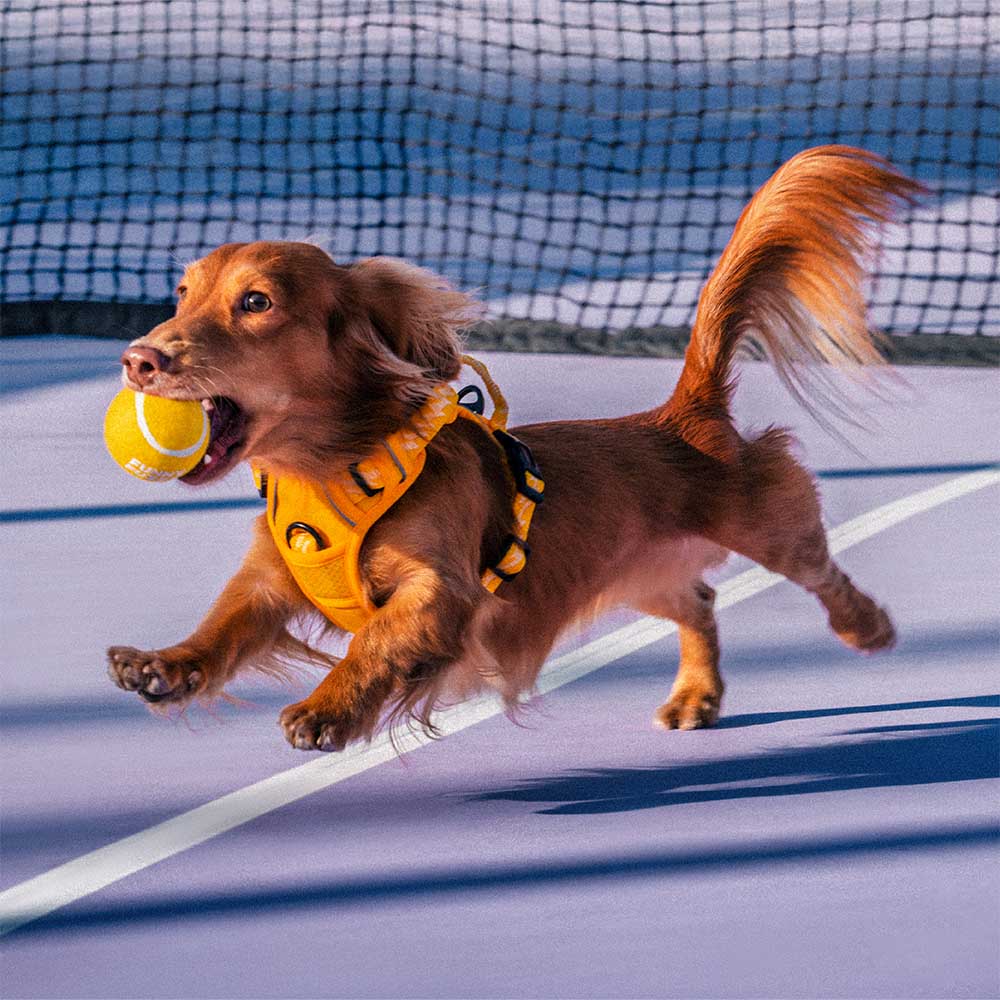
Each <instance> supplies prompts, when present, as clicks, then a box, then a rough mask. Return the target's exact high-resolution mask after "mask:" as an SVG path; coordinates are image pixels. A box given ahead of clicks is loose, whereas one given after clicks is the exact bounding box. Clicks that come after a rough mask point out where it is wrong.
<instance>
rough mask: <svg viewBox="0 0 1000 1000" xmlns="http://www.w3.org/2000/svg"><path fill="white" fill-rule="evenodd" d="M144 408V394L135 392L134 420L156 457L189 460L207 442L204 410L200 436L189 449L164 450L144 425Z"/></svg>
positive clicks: (207, 424) (206, 418)
mask: <svg viewBox="0 0 1000 1000" xmlns="http://www.w3.org/2000/svg"><path fill="white" fill-rule="evenodd" d="M145 406H146V395H145V393H142V392H137V393H136V394H135V419H136V420H137V421H138V422H139V430H140V431H142V436H143V437H144V438H145V439H146V444H148V445H149V447H150V448H152V449H153V451H155V452H156V453H157V454H158V455H168V456H169V457H170V458H190V457H191V456H192V455H196V454H197V453H198V452H199V451H200V450H201V449H202V448H203V447H204V446H205V442H206V441H207V440H208V432H209V422H208V414H207V413H206V412H205V411H204V410H202V411H201V435H200V436H199V438H198V440H197V442H195V444H193V445H191V447H190V448H164V447H163V445H162V444H160V442H159V441H157V440H156V438H155V437H154V435H153V432H152V431H151V430H150V429H149V424H147V423H146V410H145Z"/></svg>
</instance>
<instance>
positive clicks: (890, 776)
mask: <svg viewBox="0 0 1000 1000" xmlns="http://www.w3.org/2000/svg"><path fill="white" fill-rule="evenodd" d="M945 705H949V706H955V707H976V708H986V707H997V706H998V705H1000V698H998V696H996V695H985V696H982V697H973V698H955V699H943V700H942V701H940V702H922V703H914V704H913V706H912V707H918V706H919V707H930V706H945ZM879 707H884V708H886V709H888V708H897V707H905V706H866V707H864V708H860V707H859V708H853V709H852V708H846V709H828V710H817V711H815V712H790V713H785V714H780V713H768V714H762V715H755V716H742V717H739V716H736V717H733V718H730V719H729V720H728V722H727V727H728V728H736V727H738V726H749V725H760V724H763V723H765V722H777V721H783V720H788V719H797V718H811V717H816V716H822V715H830V716H832V715H841V714H847V715H850V714H854V713H856V712H857V713H861V712H866V713H870V712H872V711H875V710H877V709H878V708H879ZM998 772H1000V718H997V717H994V718H975V719H965V720H960V721H950V722H915V723H903V724H899V725H890V726H872V727H867V728H861V729H850V730H847V731H844V732H839V733H837V734H835V735H831V736H830V737H829V742H825V741H824V742H821V743H819V744H815V745H811V746H806V747H794V748H783V749H780V750H774V751H770V752H767V753H761V754H752V755H746V756H739V757H731V756H727V757H724V758H719V759H717V760H702V761H696V762H678V761H673V762H670V763H666V764H664V765H663V766H662V767H634V768H633V767H625V768H596V769H592V770H587V771H572V772H568V773H564V774H560V775H554V776H552V777H546V778H537V779H532V780H530V781H526V782H524V783H521V784H518V785H516V786H513V787H509V788H503V789H496V790H490V791H487V792H481V793H477V794H475V795H472V796H469V797H468V799H467V801H490V800H508V801H514V802H525V803H538V804H540V805H541V808H539V809H537V810H535V812H537V813H541V814H548V815H572V814H596V813H617V812H632V811H635V810H640V809H660V808H665V807H668V806H677V805H685V804H688V803H695V802H718V801H725V800H733V799H752V798H762V797H766V796H776V795H802V794H811V793H816V792H834V791H843V790H847V789H863V788H884V787H893V786H905V785H926V784H936V783H941V782H952V781H969V780H972V779H977V778H983V779H985V778H995V777H997V776H998Z"/></svg>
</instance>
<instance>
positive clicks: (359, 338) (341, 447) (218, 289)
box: [122, 243, 478, 484]
mask: <svg viewBox="0 0 1000 1000" xmlns="http://www.w3.org/2000/svg"><path fill="white" fill-rule="evenodd" d="M177 296H178V302H177V311H176V313H175V315H174V316H173V317H172V318H171V319H169V320H167V321H166V322H165V323H161V324H160V325H159V326H158V327H156V328H155V329H153V330H152V331H150V333H148V334H147V335H146V336H144V337H140V338H139V339H138V340H136V341H134V342H133V343H132V344H130V345H129V347H128V348H127V349H126V351H125V353H124V354H123V355H122V365H123V374H122V378H123V381H124V384H125V385H126V386H128V387H129V388H131V389H136V390H139V391H142V392H145V393H150V394H153V395H157V396H167V397H170V398H172V399H197V400H201V401H203V405H204V406H205V408H206V409H207V410H208V411H209V413H210V415H211V423H212V438H211V443H210V445H209V450H208V454H207V456H206V458H207V460H208V461H207V462H206V463H203V464H201V465H199V466H198V467H197V468H196V469H195V470H194V471H193V472H190V473H188V475H186V476H184V477H183V481H185V482H188V483H192V484H200V483H204V482H208V481H209V480H212V479H217V478H219V477H220V476H222V475H224V474H225V473H226V472H228V471H229V470H230V469H231V468H232V467H233V466H234V465H236V464H237V463H238V462H240V461H242V460H243V459H251V460H253V461H256V462H260V463H261V464H262V465H264V466H266V467H268V468H272V469H275V470H283V471H286V472H294V473H299V474H304V475H309V476H313V477H317V478H321V477H322V476H323V475H324V473H325V474H327V475H328V474H329V473H330V471H331V468H332V467H337V466H343V465H344V464H346V463H350V462H353V461H357V460H358V459H360V458H362V457H364V455H366V454H368V453H369V452H370V451H371V449H372V448H373V447H374V446H375V444H376V443H377V442H378V441H379V440H380V439H381V438H384V437H385V436H386V435H388V434H390V433H392V432H393V431H394V430H397V429H398V428H399V427H400V426H402V425H403V424H404V423H405V422H406V421H407V419H408V418H409V416H410V415H411V414H412V413H413V411H414V410H415V409H416V408H417V407H419V406H420V404H421V403H422V402H423V401H424V400H425V399H426V398H427V396H428V394H429V393H430V391H431V390H432V389H433V387H434V386H435V385H436V384H437V383H440V382H443V381H448V380H449V379H452V378H454V377H455V376H456V375H457V374H458V371H459V368H460V367H461V360H460V359H461V344H460V341H459V338H458V331H459V330H460V329H461V328H462V327H464V326H468V325H469V323H471V322H472V321H473V320H474V319H475V318H476V317H477V315H478V312H477V308H476V306H475V305H474V303H473V302H472V300H471V299H469V298H468V297H466V296H465V295H463V294H461V293H459V292H456V291H455V290H454V289H452V288H450V287H449V286H448V285H447V283H446V282H445V281H444V280H443V279H440V278H438V277H436V276H435V275H432V274H430V273H429V272H427V271H423V270H421V269H419V268H416V267H413V266H411V265H409V264H405V263H403V262H402V261H398V260H393V259H391V258H379V257H376V258H371V259H369V260H364V261H361V262H359V263H357V264H354V265H352V266H350V267H343V266H340V265H337V264H335V263H334V262H333V261H332V260H331V259H330V257H329V256H327V254H325V253H324V252H323V251H322V250H320V249H319V248H317V247H315V246H312V245H310V244H307V243H231V244H227V245H226V246H222V247H219V249H218V250H215V251H213V252H212V253H210V254H209V255H208V256H207V257H204V258H202V259H201V260H199V261H197V262H195V263H194V264H192V265H190V266H189V267H188V268H187V270H186V271H185V272H184V277H183V278H182V279H181V281H180V283H179V285H178V286H177Z"/></svg>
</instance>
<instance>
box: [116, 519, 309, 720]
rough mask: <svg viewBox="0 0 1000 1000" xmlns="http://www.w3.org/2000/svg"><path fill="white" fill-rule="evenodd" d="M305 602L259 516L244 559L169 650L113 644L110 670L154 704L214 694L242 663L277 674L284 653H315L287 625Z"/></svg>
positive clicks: (295, 655) (122, 684) (296, 655)
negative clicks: (189, 630)
mask: <svg viewBox="0 0 1000 1000" xmlns="http://www.w3.org/2000/svg"><path fill="white" fill-rule="evenodd" d="M307 607H308V605H307V603H306V601H305V599H304V598H303V597H302V594H301V592H300V591H299V590H298V588H297V587H296V585H295V582H294V580H292V578H291V576H290V575H289V574H288V571H287V569H286V568H285V564H284V563H283V562H282V561H281V558H280V556H279V555H278V553H277V552H276V551H275V548H274V544H273V542H272V541H271V537H270V535H269V533H268V530H267V527H266V525H265V524H264V519H263V518H259V519H258V521H257V524H256V527H255V535H254V542H253V544H252V545H251V547H250V550H249V552H248V553H247V556H246V558H245V559H244V561H243V565H242V566H241V567H240V569H239V571H238V572H237V573H236V575H235V576H234V577H233V578H232V579H231V580H230V581H229V583H228V584H226V587H225V589H224V590H223V591H222V593H221V594H220V596H219V598H218V599H217V600H216V602H215V604H213V605H212V607H211V608H210V609H209V612H208V614H207V615H206V616H205V618H204V620H203V621H202V622H201V624H200V625H199V626H198V628H197V629H195V631H194V632H193V633H192V634H191V635H190V636H189V637H188V638H187V639H185V640H183V642H180V643H178V644H177V645H175V646H170V647H168V648H166V649H159V650H150V651H146V650H139V649H135V648H134V647H132V646H112V647H111V648H110V649H109V650H108V673H109V675H110V677H111V680H112V681H114V683H115V684H117V685H118V687H120V688H123V689H124V690H126V691H135V692H136V693H138V695H139V696H140V697H141V698H142V699H143V700H144V701H146V702H149V703H150V704H154V705H155V704H163V705H172V706H181V705H184V704H186V703H187V702H189V701H191V700H192V699H193V698H196V697H203V698H212V697H214V696H217V695H218V694H220V693H221V691H222V689H223V687H224V686H225V684H226V683H227V682H228V681H229V680H231V679H232V677H233V676H234V675H235V674H236V673H237V671H239V670H240V669H241V668H242V667H245V666H253V667H255V668H256V669H262V670H264V671H265V672H268V671H270V672H272V673H274V672H277V673H280V672H281V666H282V663H281V660H282V656H283V654H286V655H287V658H288V659H295V658H298V659H309V658H311V657H310V656H309V655H308V654H309V653H311V651H309V650H308V647H306V646H305V644H304V643H302V642H300V641H299V640H298V639H295V638H294V637H293V636H291V635H290V634H289V633H288V632H287V630H286V625H287V624H288V622H289V620H290V619H291V618H292V617H294V616H295V615H296V614H299V613H300V612H302V611H304V610H305V609H306V608H307ZM315 655H316V657H317V658H320V654H315Z"/></svg>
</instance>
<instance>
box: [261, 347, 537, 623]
mask: <svg viewBox="0 0 1000 1000" xmlns="http://www.w3.org/2000/svg"><path fill="white" fill-rule="evenodd" d="M462 360H463V361H464V362H465V363H466V364H467V365H469V366H470V367H471V368H473V369H474V370H475V371H476V372H477V373H478V374H479V375H480V377H481V378H482V380H483V382H484V384H485V385H486V388H487V390H488V391H489V394H490V397H491V399H492V401H493V413H492V415H491V416H490V417H489V418H486V417H485V416H483V415H482V409H483V407H482V403H483V399H482V394H481V393H480V392H479V389H478V388H476V387H474V386H473V387H469V388H466V389H463V390H462V392H461V394H459V393H456V391H455V390H454V389H452V388H451V386H448V385H440V386H438V387H437V388H435V390H434V391H433V392H432V393H431V395H430V397H429V398H428V400H427V402H425V403H424V405H423V406H422V407H421V408H420V409H419V410H418V411H417V413H416V414H415V415H414V417H413V419H412V420H411V421H410V423H409V425H408V426H406V427H403V428H402V429H401V430H398V431H396V432H395V433H394V434H390V435H389V437H387V438H386V439H385V440H384V441H382V442H381V443H380V444H379V446H378V448H376V450H375V451H374V452H373V453H372V454H371V455H369V456H368V457H367V458H365V459H364V460H363V461H361V462H357V463H355V464H354V465H352V466H350V467H349V468H348V469H345V470H343V471H342V472H340V473H338V474H337V475H335V476H333V477H332V478H331V479H329V480H327V481H326V482H315V481H313V480H309V479H298V478H294V477H290V476H282V477H281V478H280V479H278V478H277V477H275V476H269V475H268V474H267V473H266V472H265V471H264V470H262V469H256V468H255V469H254V470H253V471H254V479H255V481H256V483H257V488H258V489H259V491H260V493H261V496H263V497H265V498H266V500H267V523H268V527H269V528H270V529H271V537H272V538H273V539H274V544H275V545H276V546H277V547H278V551H279V552H280V553H281V556H282V558H283V559H284V561H285V564H286V565H287V566H288V569H289V571H290V572H291V574H292V576H293V577H294V578H295V581H296V583H298V585H299V587H300V588H301V590H302V592H303V593H304V594H305V596H306V597H307V598H308V599H309V600H310V601H311V602H312V604H314V605H315V606H316V608H318V609H319V610H320V611H321V612H322V613H323V614H324V615H325V616H326V617H327V618H328V619H329V620H330V621H331V622H333V623H334V625H337V626H338V627H339V628H341V629H343V630H344V631H345V632H357V631H358V629H359V628H361V626H362V625H364V624H365V622H367V621H368V619H369V618H370V617H371V616H372V615H373V614H374V613H375V610H376V609H375V606H374V605H373V604H372V603H371V602H370V601H369V600H368V598H367V597H366V595H365V592H364V586H363V584H362V581H361V571H360V566H359V555H360V552H361V545H362V543H363V542H364V540H365V536H366V534H367V533H368V531H369V529H370V528H371V526H372V525H373V524H374V523H375V522H376V521H377V520H378V519H379V518H380V517H382V515H383V514H385V513H386V511H388V510H389V508H390V507H392V505H393V504H394V503H395V502H396V501H397V500H398V499H399V498H400V497H401V496H402V495H403V494H404V493H405V492H406V491H407V490H408V489H409V488H410V487H411V486H412V485H413V483H414V482H415V481H416V479H417V477H418V476H419V475H420V473H421V472H422V471H423V468H424V462H425V461H426V458H427V445H428V444H429V443H430V442H431V441H432V440H433V439H434V437H435V435H436V434H437V433H438V432H439V431H440V430H441V428H442V427H444V426H446V425H447V424H450V423H453V422H454V421H455V420H457V419H460V418H461V419H465V420H471V421H473V422H474V423H476V424H478V425H479V426H480V427H482V428H483V430H485V431H486V433H487V434H489V435H490V436H491V437H492V438H493V440H495V441H496V442H497V444H498V446H499V447H500V448H501V449H502V450H503V452H504V455H505V457H506V460H507V464H508V468H509V470H510V472H511V474H512V476H513V479H514V485H515V489H516V493H515V496H514V530H513V532H512V533H511V535H510V536H509V538H508V545H507V548H506V550H505V552H504V554H503V557H502V558H501V559H500V561H499V562H498V563H497V564H496V565H495V566H493V567H491V568H489V569H486V570H485V571H484V572H483V574H482V583H483V586H484V587H485V588H486V589H487V590H489V591H490V592H491V593H492V592H494V591H496V589H497V588H498V587H499V586H500V584H501V583H503V581H504V580H509V579H511V578H512V577H514V576H516V575H517V574H518V573H520V572H521V570H522V569H524V567H525V565H526V563H527V557H528V552H529V550H528V545H527V539H528V529H529V527H530V525H531V518H532V515H533V514H534V511H535V507H536V506H537V505H538V504H539V503H541V501H542V493H543V491H544V489H545V484H544V482H543V481H542V478H541V475H540V474H539V471H538V468H537V467H536V466H535V463H534V460H533V458H532V456H531V452H530V451H529V450H528V448H527V447H526V446H525V445H523V444H522V443H521V442H520V441H518V440H517V439H516V438H514V437H512V436H511V435H510V434H508V433H507V432H506V429H505V428H506V424H507V403H506V400H505V399H504V398H503V394H502V393H501V392H500V389H499V388H498V386H497V384H496V383H495V382H494V381H493V379H492V378H491V377H490V374H489V372H488V371H487V369H486V366H485V365H483V364H482V363H481V362H479V361H476V360H475V359H474V358H470V357H467V356H466V357H463V359H462ZM469 392H471V393H473V394H474V395H475V396H476V397H477V400H476V402H475V403H473V404H463V403H461V402H459V400H460V399H461V397H463V396H465V394H466V393H469Z"/></svg>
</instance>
